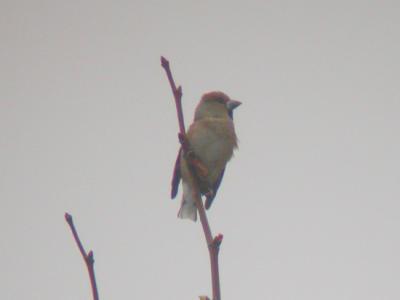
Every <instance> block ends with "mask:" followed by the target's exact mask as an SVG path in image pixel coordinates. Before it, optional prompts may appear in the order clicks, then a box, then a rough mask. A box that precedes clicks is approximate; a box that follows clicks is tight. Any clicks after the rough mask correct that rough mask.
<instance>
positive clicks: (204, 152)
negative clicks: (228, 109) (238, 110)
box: [187, 118, 236, 182]
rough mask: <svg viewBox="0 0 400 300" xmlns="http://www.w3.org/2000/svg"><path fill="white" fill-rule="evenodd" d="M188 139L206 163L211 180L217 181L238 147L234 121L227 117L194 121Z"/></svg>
mask: <svg viewBox="0 0 400 300" xmlns="http://www.w3.org/2000/svg"><path fill="white" fill-rule="evenodd" d="M187 135H188V140H189V143H190V146H191V148H192V149H193V151H194V152H195V154H196V155H197V156H198V157H199V158H200V159H201V161H202V162H203V163H204V164H205V165H206V167H207V168H208V171H209V180H210V182H213V181H215V180H216V179H217V178H218V176H219V174H220V172H222V170H223V169H224V168H225V165H226V163H227V162H228V161H229V159H230V158H231V157H232V154H233V150H234V148H235V147H236V135H235V129H234V126H233V122H232V121H231V120H226V119H221V120H220V119H212V118H210V119H204V120H199V121H196V122H194V123H193V124H192V125H191V126H190V128H189V131H188V134H187Z"/></svg>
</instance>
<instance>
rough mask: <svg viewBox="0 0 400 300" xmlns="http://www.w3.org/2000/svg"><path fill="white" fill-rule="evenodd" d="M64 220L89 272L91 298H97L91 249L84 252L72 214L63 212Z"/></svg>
mask: <svg viewBox="0 0 400 300" xmlns="http://www.w3.org/2000/svg"><path fill="white" fill-rule="evenodd" d="M65 220H66V221H67V223H68V225H69V227H70V228H71V231H72V235H73V236H74V239H75V242H76V244H77V245H78V248H79V251H80V253H81V255H82V257H83V260H84V261H85V264H86V267H87V269H88V272H89V278H90V285H91V287H92V295H93V300H99V293H98V291H97V284H96V276H95V273H94V257H93V251H92V250H90V251H89V253H86V251H85V248H83V245H82V242H81V240H80V238H79V235H78V232H77V231H76V228H75V225H74V222H73V220H72V216H71V215H70V214H69V213H65Z"/></svg>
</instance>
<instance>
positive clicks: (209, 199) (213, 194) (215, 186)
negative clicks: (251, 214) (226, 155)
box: [205, 168, 225, 209]
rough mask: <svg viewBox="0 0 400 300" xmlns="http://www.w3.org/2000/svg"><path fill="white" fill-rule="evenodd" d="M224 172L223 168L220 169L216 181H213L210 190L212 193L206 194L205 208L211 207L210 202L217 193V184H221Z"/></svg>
mask: <svg viewBox="0 0 400 300" xmlns="http://www.w3.org/2000/svg"><path fill="white" fill-rule="evenodd" d="M224 173H225V168H224V169H223V170H222V171H221V174H219V177H218V179H217V181H215V183H214V186H213V187H212V191H213V193H212V195H210V196H207V199H206V203H205V208H206V209H209V208H210V207H211V204H212V202H213V200H214V198H215V196H216V195H217V191H218V188H219V185H220V184H221V181H222V178H223V177H224Z"/></svg>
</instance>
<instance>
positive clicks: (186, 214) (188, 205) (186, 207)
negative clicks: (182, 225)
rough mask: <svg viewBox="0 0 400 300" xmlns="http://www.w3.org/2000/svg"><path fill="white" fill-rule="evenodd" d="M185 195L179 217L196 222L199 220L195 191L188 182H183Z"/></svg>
mask: <svg viewBox="0 0 400 300" xmlns="http://www.w3.org/2000/svg"><path fill="white" fill-rule="evenodd" d="M182 187H183V196H182V203H181V208H180V209H179V212H178V218H181V219H190V220H192V221H194V222H196V220H197V207H196V200H195V199H194V197H193V192H192V189H191V188H190V186H189V185H188V184H187V183H186V182H182Z"/></svg>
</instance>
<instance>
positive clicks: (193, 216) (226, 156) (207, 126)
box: [171, 91, 242, 222]
mask: <svg viewBox="0 0 400 300" xmlns="http://www.w3.org/2000/svg"><path fill="white" fill-rule="evenodd" d="M241 104H242V103H241V102H240V101H237V100H233V99H231V98H230V97H229V96H228V95H226V94H225V93H223V92H220V91H212V92H208V93H205V94H204V95H203V96H202V97H201V99H200V102H199V104H198V105H197V107H196V110H195V114H194V120H193V123H192V124H191V125H190V127H189V129H188V130H187V132H186V138H185V140H186V142H187V145H188V151H186V153H185V151H183V149H182V147H181V148H180V149H179V152H178V156H177V158H176V162H175V167H174V172H173V177H172V183H171V187H172V189H171V198H172V199H174V198H175V197H176V195H177V193H178V187H179V183H180V182H181V181H182V190H183V194H182V201H181V206H180V209H179V212H178V217H179V218H181V219H189V220H192V221H194V222H195V221H196V220H197V207H196V203H195V195H193V186H192V185H193V184H192V183H191V180H190V178H191V177H190V173H189V172H190V170H193V171H194V178H195V180H196V183H197V186H198V190H199V192H200V196H202V195H204V196H206V200H205V208H206V209H209V208H210V206H211V204H212V202H213V200H214V198H215V196H216V194H217V191H218V188H219V186H220V184H221V181H222V178H223V176H224V172H225V167H226V164H227V163H228V161H229V160H230V159H231V158H232V156H233V152H234V150H235V149H236V148H237V146H238V144H237V143H238V142H237V137H236V133H235V127H234V124H233V110H234V109H235V108H237V107H238V106H239V105H241Z"/></svg>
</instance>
